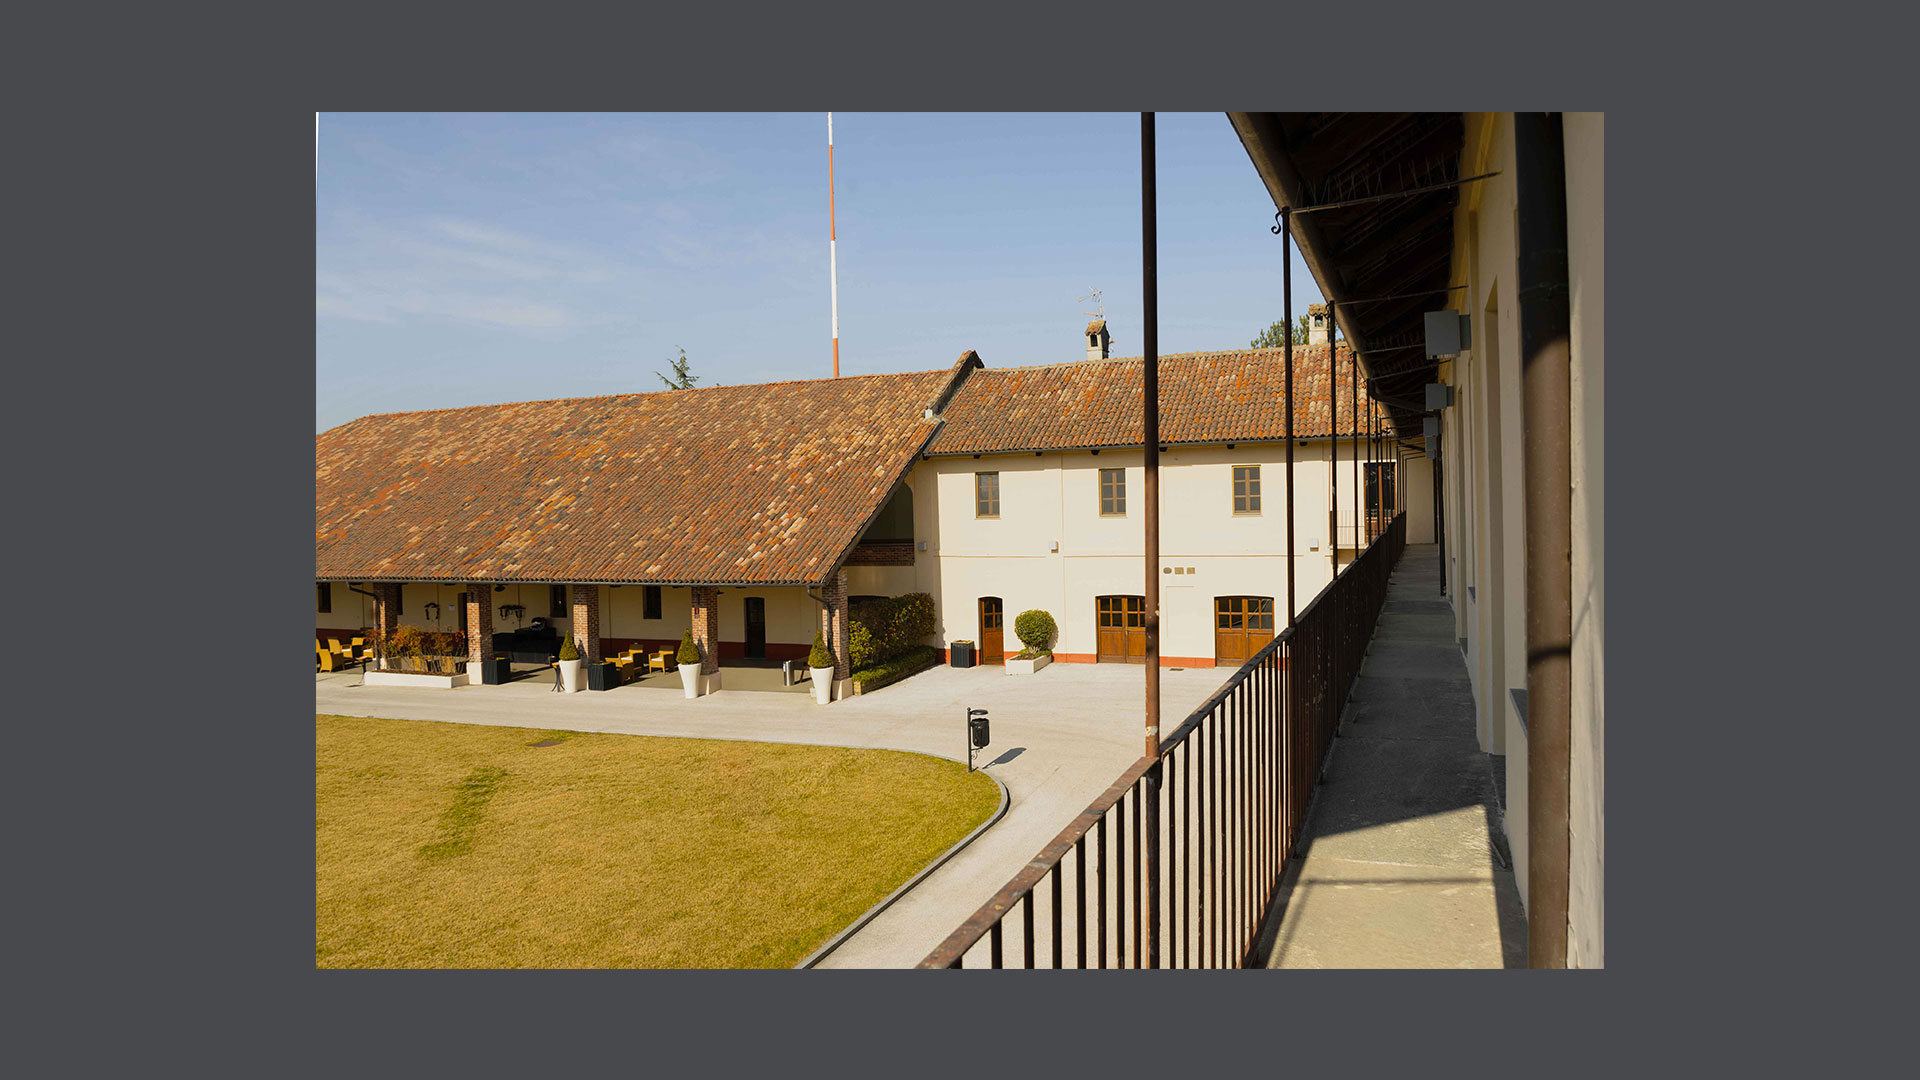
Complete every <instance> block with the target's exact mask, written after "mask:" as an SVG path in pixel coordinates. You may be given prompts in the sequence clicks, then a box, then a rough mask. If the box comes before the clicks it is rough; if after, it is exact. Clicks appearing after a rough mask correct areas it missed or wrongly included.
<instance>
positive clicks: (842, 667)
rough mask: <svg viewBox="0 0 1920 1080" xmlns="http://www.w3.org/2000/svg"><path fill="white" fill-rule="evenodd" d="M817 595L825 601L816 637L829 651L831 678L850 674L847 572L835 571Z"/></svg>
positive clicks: (850, 639) (851, 667) (851, 673)
mask: <svg viewBox="0 0 1920 1080" xmlns="http://www.w3.org/2000/svg"><path fill="white" fill-rule="evenodd" d="M820 595H821V598H822V599H824V600H826V602H827V606H826V607H823V608H821V609H820V638H821V640H823V641H825V642H826V643H827V651H828V652H831V653H832V654H833V677H834V679H835V681H838V680H840V679H845V678H850V677H851V676H852V675H853V666H852V664H851V663H850V662H849V659H848V649H849V647H850V646H851V645H852V644H853V627H852V625H851V624H849V623H848V622H847V572H846V571H845V570H838V571H835V572H834V575H833V577H831V578H829V579H828V580H827V584H826V587H825V588H823V589H821V590H820Z"/></svg>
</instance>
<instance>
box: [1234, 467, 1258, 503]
mask: <svg viewBox="0 0 1920 1080" xmlns="http://www.w3.org/2000/svg"><path fill="white" fill-rule="evenodd" d="M1233 512H1234V513H1236V514H1257V513H1259V512H1260V466H1258V465H1235V466H1234V467H1233Z"/></svg>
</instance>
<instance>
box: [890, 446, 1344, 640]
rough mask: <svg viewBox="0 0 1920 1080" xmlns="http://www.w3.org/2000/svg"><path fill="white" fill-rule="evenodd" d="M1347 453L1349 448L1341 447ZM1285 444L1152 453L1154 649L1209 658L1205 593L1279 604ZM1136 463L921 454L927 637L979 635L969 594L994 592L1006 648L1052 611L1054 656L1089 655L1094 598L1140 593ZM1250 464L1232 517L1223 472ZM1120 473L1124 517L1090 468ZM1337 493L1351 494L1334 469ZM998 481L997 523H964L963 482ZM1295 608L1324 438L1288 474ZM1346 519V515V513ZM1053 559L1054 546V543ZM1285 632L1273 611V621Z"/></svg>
mask: <svg viewBox="0 0 1920 1080" xmlns="http://www.w3.org/2000/svg"><path fill="white" fill-rule="evenodd" d="M1349 453H1350V451H1349ZM1285 455H1286V448H1285V445H1284V444H1260V445H1252V444H1239V445H1237V446H1236V447H1235V448H1234V449H1231V450H1229V449H1227V448H1226V447H1224V446H1212V447H1187V448H1174V449H1170V450H1169V451H1168V452H1166V453H1164V454H1162V455H1161V456H1160V465H1161V517H1160V522H1161V541H1160V548H1161V555H1162V565H1163V567H1166V568H1175V569H1178V570H1181V571H1185V570H1187V569H1189V568H1191V571H1192V572H1191V573H1184V572H1183V573H1173V574H1168V573H1162V574H1161V575H1160V576H1159V585H1160V587H1161V635H1162V636H1161V653H1162V655H1163V656H1164V657H1168V658H1180V659H1182V660H1188V661H1194V660H1205V661H1211V660H1212V658H1213V656H1214V634H1213V630H1214V621H1213V604H1214V598H1215V597H1217V596H1238V595H1249V596H1271V597H1274V598H1275V607H1276V610H1280V609H1282V608H1283V606H1284V603H1285V597H1286V562H1285V554H1284V553H1285V539H1286V527H1285V511H1284V507H1285V498H1286V496H1285V488H1284V486H1283V484H1282V483H1281V477H1282V474H1283V473H1284V471H1285ZM1143 458H1144V455H1143V454H1142V453H1141V452H1140V451H1138V450H1129V451H1120V450H1109V451H1105V452H1103V453H1101V454H1098V455H1095V454H1093V453H1090V452H1086V451H1074V452H1066V453H1048V454H1044V455H1038V456H1036V455H1034V454H1032V453H1026V454H989V455H983V456H982V457H980V458H978V459H975V458H972V457H962V458H933V459H931V460H928V461H923V462H922V463H921V464H920V465H919V466H917V467H916V468H915V470H914V474H913V477H912V478H911V480H910V482H911V483H912V484H913V485H914V487H915V489H916V499H915V508H916V516H917V518H918V521H917V523H916V535H917V536H918V537H919V538H920V539H923V540H926V541H927V542H928V550H927V551H925V552H921V553H919V555H918V559H917V562H916V565H915V568H914V569H915V582H916V585H917V587H918V588H919V589H922V590H924V591H926V592H928V593H931V594H932V595H933V596H934V598H935V604H936V610H937V619H938V623H939V631H938V633H939V636H938V640H939V642H940V643H941V644H942V645H943V646H944V645H945V643H947V642H950V641H953V640H956V639H967V640H972V641H975V642H978V641H979V640H980V628H979V615H978V612H979V604H978V601H979V599H980V598H981V597H985V596H997V597H999V598H1000V599H1001V601H1002V603H1003V605H1004V610H1005V612H1006V614H1007V632H1006V641H1005V645H1006V649H1007V651H1008V652H1013V651H1017V649H1018V648H1019V645H1018V642H1017V640H1016V639H1015V637H1014V635H1013V616H1014V615H1017V614H1018V613H1019V612H1021V611H1024V610H1026V609H1028V608H1041V609H1043V610H1046V611H1048V612H1050V613H1051V614H1052V615H1053V617H1054V620H1055V622H1057V623H1058V624H1059V626H1060V637H1059V639H1058V641H1056V642H1055V644H1054V651H1055V653H1056V655H1057V656H1059V657H1060V658H1061V659H1067V660H1081V659H1086V660H1091V659H1092V658H1093V657H1094V656H1095V655H1097V651H1098V642H1097V630H1098V627H1097V624H1096V598H1097V597H1099V596H1103V595H1141V594H1143V593H1144V592H1145V581H1144V579H1145V571H1144V567H1143V565H1142V555H1143V552H1144V549H1143V546H1142V545H1143V540H1142V528H1143V525H1144V522H1143V521H1142V518H1141V514H1142V513H1143V506H1142V500H1143V499H1144V497H1145V491H1144V483H1145V477H1144V461H1143ZM1235 465H1259V466H1260V467H1261V481H1262V483H1261V496H1262V505H1261V512H1260V513H1259V514H1257V515H1236V514H1234V513H1233V503H1232V492H1233V467H1234V466H1235ZM1112 468H1122V469H1125V470H1126V473H1127V513H1126V515H1125V516H1124V517H1105V516H1102V515H1101V514H1100V497H1099V473H1100V470H1101V469H1112ZM1341 468H1342V473H1341V477H1340V479H1341V492H1340V494H1341V498H1342V501H1343V502H1346V501H1347V500H1348V499H1349V498H1350V496H1351V491H1350V490H1348V486H1349V485H1350V484H1351V482H1352V480H1351V474H1350V472H1349V471H1347V470H1350V469H1351V463H1350V461H1343V462H1342V465H1341ZM976 472H998V473H999V474H1000V507H1001V512H1000V516H999V517H998V518H997V519H994V518H978V517H976V516H975V515H974V474H975V473H976ZM1294 483H1295V488H1294V528H1295V533H1296V537H1295V539H1296V545H1297V548H1298V551H1299V554H1298V556H1297V557H1296V561H1295V575H1296V580H1295V600H1296V603H1297V605H1298V606H1300V607H1305V606H1306V604H1307V603H1308V601H1310V600H1312V598H1313V597H1314V595H1315V594H1316V593H1318V592H1319V591H1320V590H1321V589H1322V588H1324V587H1325V586H1326V584H1327V582H1328V581H1329V580H1331V562H1330V555H1329V552H1328V543H1327V542H1328V539H1329V536H1328V522H1327V507H1328V501H1327V500H1328V495H1327V450H1326V444H1325V443H1324V442H1319V443H1309V444H1307V445H1305V446H1297V447H1296V449H1295V465H1294ZM927 493H931V494H932V495H933V497H931V498H928V497H926V495H927ZM1344 516H1346V517H1349V518H1350V517H1351V512H1350V507H1349V513H1348V514H1346V515H1344ZM1056 541H1057V542H1058V545H1059V550H1057V551H1056V550H1054V545H1055V542H1056ZM1278 621H1279V622H1280V623H1281V624H1282V625H1284V616H1283V617H1282V618H1281V619H1280V620H1278Z"/></svg>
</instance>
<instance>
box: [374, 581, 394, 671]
mask: <svg viewBox="0 0 1920 1080" xmlns="http://www.w3.org/2000/svg"><path fill="white" fill-rule="evenodd" d="M371 591H372V592H373V640H374V641H375V642H376V643H377V646H376V651H377V652H378V653H379V655H380V656H381V657H382V658H384V657H385V656H386V655H387V639H388V638H390V637H392V636H393V632H394V631H395V630H397V629H399V627H400V586H399V585H396V584H394V583H393V582H391V581H387V582H379V583H376V584H375V585H374V586H373V589H372V590H371Z"/></svg>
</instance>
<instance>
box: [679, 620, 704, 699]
mask: <svg viewBox="0 0 1920 1080" xmlns="http://www.w3.org/2000/svg"><path fill="white" fill-rule="evenodd" d="M674 662H675V663H678V664H679V665H680V688H681V689H682V690H685V691H686V692H687V696H688V697H690V698H696V697H699V696H700V650H699V648H697V647H696V646H695V645H694V644H693V631H692V630H684V631H682V632H681V634H680V651H679V652H678V653H675V654H674Z"/></svg>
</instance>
